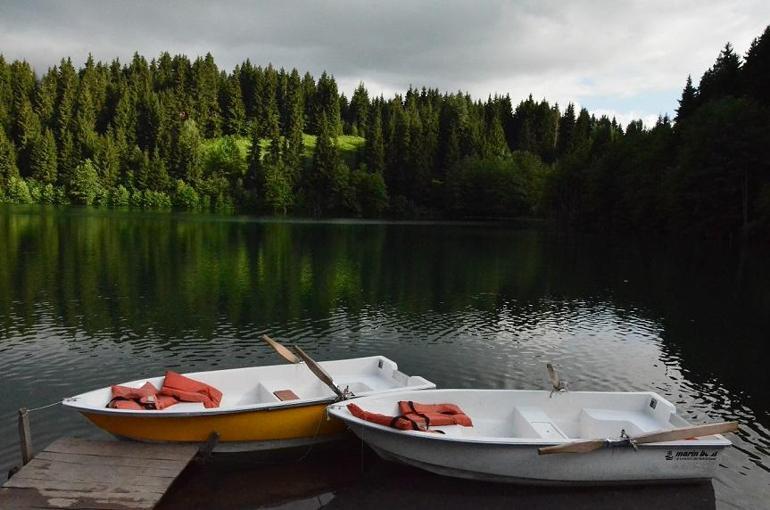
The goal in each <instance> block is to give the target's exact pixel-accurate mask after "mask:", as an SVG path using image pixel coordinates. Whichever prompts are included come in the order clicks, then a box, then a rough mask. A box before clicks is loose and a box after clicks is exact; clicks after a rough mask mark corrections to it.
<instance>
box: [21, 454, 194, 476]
mask: <svg viewBox="0 0 770 510" xmlns="http://www.w3.org/2000/svg"><path fill="white" fill-rule="evenodd" d="M27 466H29V468H28V469H24V470H23V471H24V472H25V473H40V474H41V475H43V476H48V477H53V478H58V477H59V476H60V475H62V476H67V477H75V478H76V479H79V480H94V479H103V478H104V477H105V474H107V473H109V474H110V475H113V477H114V478H118V479H120V478H124V479H128V478H137V477H139V478H159V479H163V478H174V477H175V476H176V475H178V474H179V471H180V470H179V469H167V468H137V467H133V466H109V467H105V466H104V465H103V464H102V465H91V464H61V463H58V462H56V461H50V460H43V459H38V458H34V459H32V461H31V462H30V463H29V464H27ZM21 474H22V473H19V475H21Z"/></svg>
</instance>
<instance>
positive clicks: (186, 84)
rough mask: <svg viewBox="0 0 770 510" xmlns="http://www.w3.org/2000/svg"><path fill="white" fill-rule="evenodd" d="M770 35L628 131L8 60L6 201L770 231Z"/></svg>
mask: <svg viewBox="0 0 770 510" xmlns="http://www.w3.org/2000/svg"><path fill="white" fill-rule="evenodd" d="M768 128H770V27H768V29H766V30H765V32H764V34H763V35H762V36H761V37H759V38H757V39H756V40H754V42H753V43H752V45H751V47H750V48H749V50H748V52H747V53H746V55H745V56H744V57H740V56H739V55H737V54H736V53H735V52H734V51H733V49H732V48H731V46H730V45H729V44H728V45H727V46H725V48H724V49H723V50H722V52H721V53H720V54H719V55H718V57H717V59H716V61H715V63H714V65H713V66H712V67H711V68H710V69H708V70H707V71H706V72H705V73H704V74H703V76H702V77H701V78H700V80H699V82H698V83H697V85H696V84H695V83H694V82H693V81H692V80H691V79H690V78H688V79H687V82H686V86H685V88H684V90H683V92H682V97H681V99H680V104H679V108H678V109H677V112H676V117H675V118H674V119H669V118H668V117H661V118H660V119H659V120H658V122H657V123H656V124H655V125H654V126H649V127H645V126H643V125H642V122H641V121H635V122H631V123H630V124H629V125H628V126H622V125H619V124H618V123H617V122H616V121H615V120H614V119H610V118H607V117H600V118H597V117H596V116H594V115H591V114H590V113H589V112H588V111H587V110H585V109H581V110H579V111H578V110H576V108H575V107H574V105H572V104H568V105H566V106H565V107H564V109H563V110H562V108H561V107H560V105H558V104H550V103H549V102H547V101H546V100H539V101H538V100H535V99H533V98H532V97H531V96H530V97H529V98H527V99H525V100H523V101H521V102H520V103H518V104H517V105H515V106H514V104H513V103H512V101H511V98H510V97H509V96H494V97H489V98H487V99H486V100H483V101H482V100H478V99H473V98H472V97H470V96H469V95H468V94H464V93H461V92H458V93H442V92H440V91H438V90H435V89H426V88H422V89H413V88H410V89H409V90H408V91H406V93H405V94H403V95H396V96H395V97H392V98H389V99H387V98H384V97H382V96H380V97H371V96H370V95H369V93H368V92H367V90H366V88H365V86H364V85H363V84H361V85H359V87H358V88H356V90H355V91H354V92H353V93H352V95H351V97H350V98H348V97H346V96H345V95H344V94H341V93H340V92H339V90H338V88H337V84H336V82H335V79H334V77H333V76H332V75H330V74H327V73H323V74H322V75H321V76H320V77H318V78H317V79H316V78H315V77H313V76H311V75H310V74H309V73H305V74H304V75H301V74H300V73H299V72H298V71H297V70H296V69H293V70H291V71H286V70H284V69H276V68H274V67H273V66H271V65H268V66H267V67H259V66H255V65H253V64H252V63H251V62H249V61H248V60H247V61H245V62H244V63H243V64H241V65H239V66H236V67H235V68H234V69H233V70H232V72H230V73H228V72H225V71H222V70H220V69H219V68H218V67H217V65H216V63H215V62H214V58H213V57H212V56H211V55H206V56H205V57H199V58H197V59H195V60H194V61H190V60H189V59H188V58H187V57H185V56H183V55H177V56H171V55H169V54H168V53H163V54H161V55H160V56H159V57H158V58H157V59H154V60H151V61H149V62H148V61H147V60H146V59H145V58H144V57H142V56H140V55H134V57H133V59H132V60H131V62H130V63H127V64H122V63H120V62H118V61H117V60H115V61H113V62H111V63H102V62H94V60H93V59H92V58H89V59H88V60H87V62H86V63H85V65H84V66H83V67H81V68H80V69H76V68H75V66H74V65H73V63H72V62H71V61H70V59H66V60H62V61H61V63H60V64H59V65H58V66H55V67H52V68H50V69H48V71H47V72H46V73H45V74H43V75H42V76H37V75H36V74H35V72H34V71H33V69H32V68H31V67H30V65H29V64H27V63H26V62H24V61H13V62H6V60H5V59H4V58H3V57H2V56H1V55H0V201H5V202H12V203H41V204H82V205H91V206H101V207H131V208H143V209H171V208H174V209H182V210H225V211H239V212H246V213H259V214H296V215H305V216H352V217H394V218H413V217H430V218H437V217H442V218H500V217H519V216H543V217H552V218H555V219H558V220H559V221H560V222H563V223H565V224H567V225H571V226H576V227H579V228H588V229H614V230H622V231H644V232H667V233H686V234H692V235H699V236H709V237H731V236H735V235H738V234H746V233H750V232H751V233H760V232H764V233H766V232H768V231H770V157H768V156H770V154H768V151H769V150H770V129H768Z"/></svg>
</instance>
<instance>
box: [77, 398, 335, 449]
mask: <svg viewBox="0 0 770 510" xmlns="http://www.w3.org/2000/svg"><path fill="white" fill-rule="evenodd" d="M326 406H327V404H316V405H308V406H298V407H290V408H288V409H271V410H264V411H248V412H243V413H230V414H216V415H212V416H185V417H173V418H172V417H169V418H162V417H155V416H117V415H110V414H95V413H83V414H84V415H85V416H86V418H88V419H89V420H91V421H92V422H93V423H94V424H96V425H97V426H98V427H100V428H102V429H104V430H106V431H107V432H110V433H112V434H115V435H118V436H123V437H127V438H131V439H136V440H140V441H142V440H143V441H174V442H203V441H206V440H207V439H208V437H209V435H211V433H212V432H217V433H218V434H219V440H220V441H224V442H229V441H276V440H284V439H301V438H312V437H315V436H324V435H331V434H338V433H340V432H343V431H344V430H345V425H344V424H343V423H342V422H341V421H339V420H337V419H335V418H327V416H326Z"/></svg>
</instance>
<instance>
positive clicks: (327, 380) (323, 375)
mask: <svg viewBox="0 0 770 510" xmlns="http://www.w3.org/2000/svg"><path fill="white" fill-rule="evenodd" d="M292 349H294V352H296V353H297V356H299V357H300V359H301V360H302V361H304V362H305V365H307V367H308V368H309V369H310V371H311V372H313V373H314V374H315V376H316V377H318V379H320V380H321V382H322V383H324V384H325V385H327V386H328V387H329V388H330V389H331V390H332V391H333V392H334V393H335V394H336V395H337V396H338V397H340V398H345V395H344V394H343V393H342V391H340V389H339V388H338V387H337V385H336V384H334V380H333V379H332V377H331V376H330V375H329V373H328V372H327V371H326V370H324V369H323V367H322V366H321V365H319V364H318V363H316V362H315V360H314V359H313V358H311V357H310V356H308V355H307V354H306V353H305V351H303V350H302V349H300V348H299V347H298V346H296V345H293V346H292Z"/></svg>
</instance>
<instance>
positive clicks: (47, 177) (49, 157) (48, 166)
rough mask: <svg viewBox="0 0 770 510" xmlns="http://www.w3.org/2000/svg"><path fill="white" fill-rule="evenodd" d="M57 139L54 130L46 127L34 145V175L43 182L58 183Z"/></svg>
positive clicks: (32, 156) (32, 165) (32, 157)
mask: <svg viewBox="0 0 770 510" xmlns="http://www.w3.org/2000/svg"><path fill="white" fill-rule="evenodd" d="M56 158H57V155H56V140H55V139H54V136H53V132H52V131H51V130H50V129H46V130H45V131H44V132H43V134H42V135H40V136H38V137H37V138H36V139H35V141H34V143H33V145H32V154H31V165H30V166H31V171H32V177H33V178H35V180H37V181H39V182H41V183H43V184H56V179H57V174H58V169H57V161H56Z"/></svg>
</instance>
